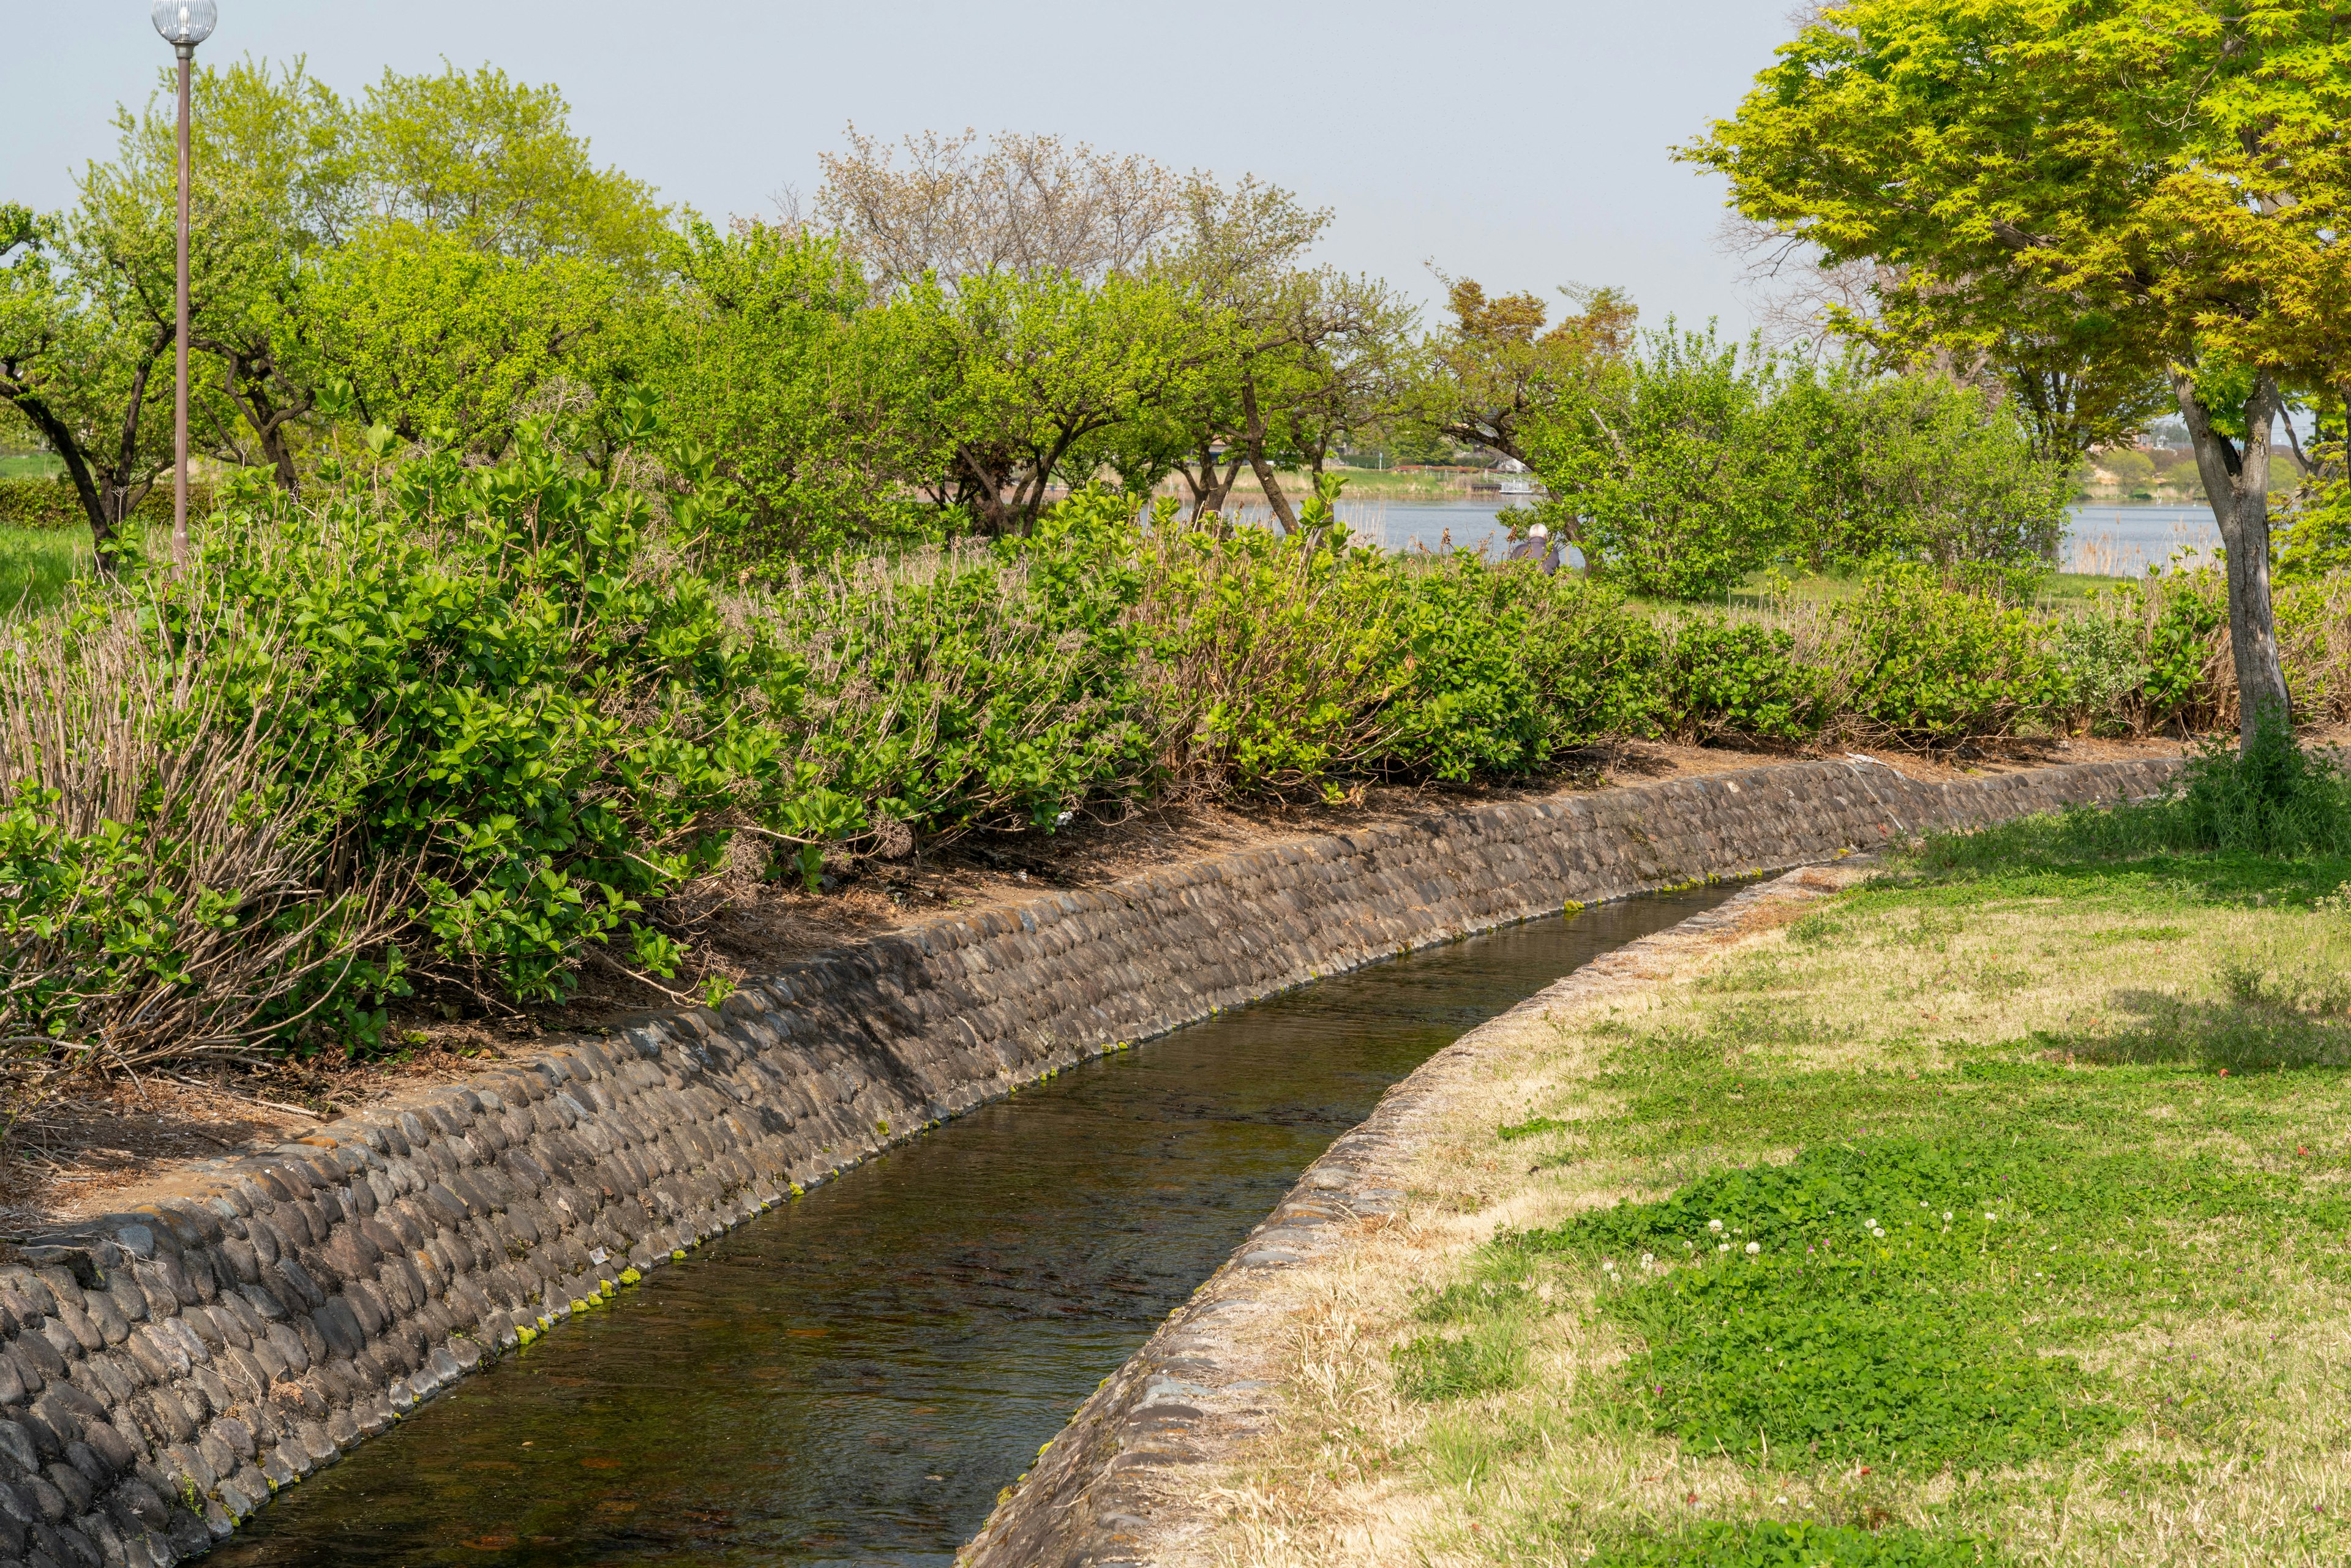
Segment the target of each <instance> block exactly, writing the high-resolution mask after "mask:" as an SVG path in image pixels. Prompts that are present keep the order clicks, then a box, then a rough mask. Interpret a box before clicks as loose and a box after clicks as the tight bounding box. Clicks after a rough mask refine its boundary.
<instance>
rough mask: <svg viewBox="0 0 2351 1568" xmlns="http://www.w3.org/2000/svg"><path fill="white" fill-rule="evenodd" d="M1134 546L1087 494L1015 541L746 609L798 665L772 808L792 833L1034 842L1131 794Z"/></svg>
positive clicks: (1140, 749)
mask: <svg viewBox="0 0 2351 1568" xmlns="http://www.w3.org/2000/svg"><path fill="white" fill-rule="evenodd" d="M1134 543H1135V540H1134V525H1133V521H1132V518H1131V517H1130V516H1129V515H1128V513H1127V510H1126V508H1125V507H1124V506H1123V503H1120V502H1118V501H1117V498H1115V497H1100V496H1088V497H1080V498H1079V499H1078V500H1077V501H1075V502H1073V503H1072V504H1071V505H1067V506H1064V507H1061V509H1060V510H1058V511H1057V512H1056V513H1055V514H1053V515H1052V516H1051V517H1048V518H1047V519H1046V522H1045V525H1044V526H1043V527H1042V528H1040V531H1039V533H1038V535H1037V536H1036V537H1035V538H1030V539H1026V540H1023V539H1017V538H1008V539H1002V540H998V541H997V542H995V543H994V544H992V545H969V546H964V547H958V548H950V549H929V550H922V551H917V552H914V553H910V554H908V555H905V556H902V557H898V558H895V559H877V560H872V561H868V562H862V563H858V564H855V565H849V566H841V567H838V568H835V569H833V570H829V571H826V572H822V573H817V574H810V576H808V577H805V578H800V579H798V580H793V581H790V582H789V583H787V584H786V585H784V587H783V589H782V591H778V592H777V593H774V594H772V595H767V596H762V597H761V598H760V599H758V601H756V602H757V603H758V613H759V614H760V615H761V616H762V617H763V618H765V619H767V620H768V623H770V624H772V625H773V626H774V628H775V632H776V636H777V639H778V642H780V643H782V644H783V645H785V646H788V647H791V648H794V649H797V650H798V651H799V656H800V657H801V658H802V659H803V660H804V661H805V663H806V665H807V667H808V670H809V674H808V676H807V685H808V693H807V697H806V704H805V711H804V713H803V714H802V716H801V717H800V720H799V722H798V723H796V724H795V725H794V726H793V736H794V747H795V751H794V753H793V756H794V760H795V767H796V771H795V774H794V777H795V779H796V780H797V784H798V789H799V804H798V805H796V806H789V807H788V808H787V810H788V811H797V812H798V813H799V816H798V818H797V819H796V821H797V824H798V827H799V831H801V832H802V833H803V835H804V836H810V837H823V836H850V835H852V834H856V833H861V832H863V831H866V829H867V828H868V826H869V824H878V823H882V822H896V823H903V824H905V825H907V826H908V827H910V828H912V829H914V830H915V831H921V832H924V833H926V834H939V833H944V832H947V831H954V830H956V829H961V828H967V827H975V826H976V827H989V828H1006V829H1017V828H1032V829H1041V830H1045V831H1050V830H1051V829H1052V828H1053V827H1054V826H1055V825H1056V824H1057V823H1058V822H1059V821H1061V820H1062V819H1063V817H1065V816H1066V815H1067V814H1068V813H1070V812H1072V811H1075V810H1079V809H1081V807H1083V806H1084V805H1086V804H1087V803H1088V802H1089V801H1095V800H1111V799H1115V798H1118V797H1121V796H1124V795H1128V794H1132V793H1134V792H1135V791H1137V790H1140V789H1144V787H1146V785H1147V784H1148V783H1149V781H1150V780H1151V779H1152V778H1153V777H1154V774H1155V770H1156V768H1157V763H1158V758H1157V757H1156V756H1155V747H1154V744H1153V742H1154V739H1155V737H1154V735H1153V731H1152V727H1151V725H1150V723H1149V721H1148V711H1147V702H1146V699H1145V695H1144V684H1143V683H1144V673H1143V670H1142V667H1141V661H1140V658H1139V656H1138V645H1139V643H1140V640H1141V638H1142V635H1143V633H1142V631H1141V628H1140V627H1139V626H1138V624H1137V623H1136V621H1135V618H1134V608H1135V606H1136V603H1137V601H1139V599H1140V598H1141V595H1142V592H1143V583H1144V578H1143V572H1142V570H1141V568H1140V567H1139V566H1138V564H1137V561H1136V559H1135V555H1134Z"/></svg>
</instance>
